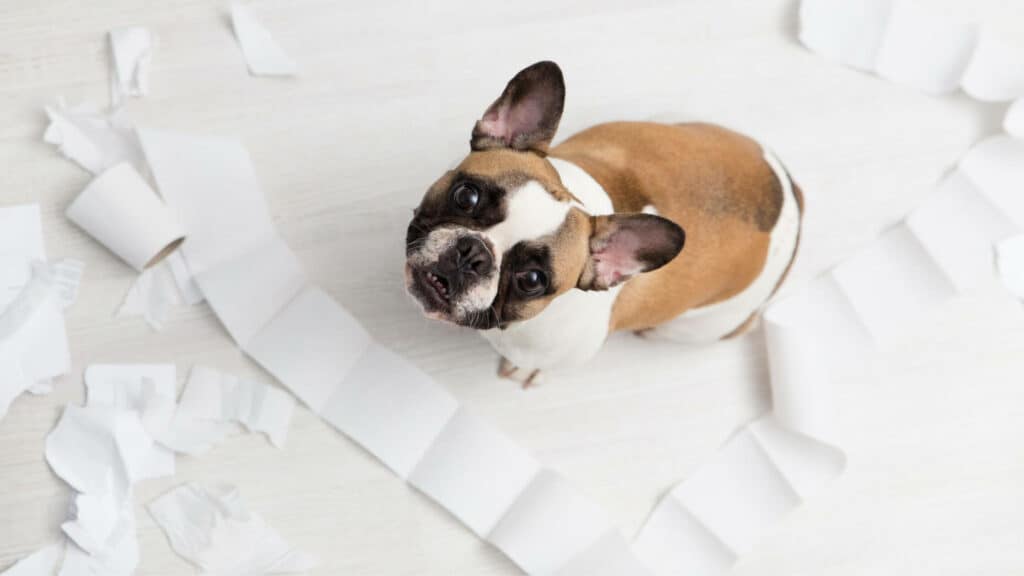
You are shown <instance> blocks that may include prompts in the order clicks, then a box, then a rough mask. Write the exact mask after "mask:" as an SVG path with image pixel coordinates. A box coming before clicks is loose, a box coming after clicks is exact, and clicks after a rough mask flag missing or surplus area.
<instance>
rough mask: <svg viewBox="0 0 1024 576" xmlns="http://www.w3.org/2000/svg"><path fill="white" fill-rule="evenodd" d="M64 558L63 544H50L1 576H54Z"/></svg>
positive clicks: (0, 575)
mask: <svg viewBox="0 0 1024 576" xmlns="http://www.w3.org/2000/svg"><path fill="white" fill-rule="evenodd" d="M63 556H64V545H63V544H60V543H58V544H50V545H49V546H45V547H43V548H40V549H39V550H36V551H35V552H33V553H32V554H29V555H28V556H26V557H24V558H22V559H21V560H18V561H17V562H16V563H15V564H14V566H11V567H10V568H8V569H7V570H4V571H3V573H2V574H0V576H53V575H54V573H55V571H56V570H57V566H59V565H60V562H61V559H62V558H63Z"/></svg>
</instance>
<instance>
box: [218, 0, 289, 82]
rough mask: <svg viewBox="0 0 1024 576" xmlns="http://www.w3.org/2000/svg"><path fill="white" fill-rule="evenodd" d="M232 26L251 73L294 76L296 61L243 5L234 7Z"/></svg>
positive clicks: (235, 4) (256, 74) (232, 9)
mask: <svg viewBox="0 0 1024 576" xmlns="http://www.w3.org/2000/svg"><path fill="white" fill-rule="evenodd" d="M231 24H232V27H233V28H234V30H235V37H236V38H237V39H238V45H239V46H240V47H241V48H242V54H243V55H244V56H245V62H246V64H247V65H248V66H249V73H251V74H252V75H254V76H294V75H295V74H296V73H297V72H298V67H297V66H296V65H295V61H293V60H292V59H291V58H289V57H288V55H287V54H285V52H284V50H283V49H281V46H280V45H278V43H277V41H276V40H274V37H273V36H271V35H270V32H269V31H268V30H267V29H266V28H265V27H264V26H263V24H261V23H260V21H259V20H257V19H256V17H255V16H253V15H252V12H250V11H249V9H248V8H246V7H245V6H242V5H241V4H238V3H234V4H232V5H231Z"/></svg>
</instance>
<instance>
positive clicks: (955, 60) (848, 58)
mask: <svg viewBox="0 0 1024 576" xmlns="http://www.w3.org/2000/svg"><path fill="white" fill-rule="evenodd" d="M1022 26H1024V5H1021V3H1020V2H997V3H983V2H961V1H955V0H803V1H802V2H801V4H800V40H801V41H802V42H803V43H804V45H805V46H807V47H808V48H810V49H811V50H813V51H815V52H817V53H819V54H821V55H822V56H824V57H826V58H829V59H831V60H837V61H839V62H841V63H843V64H846V65H848V66H851V67H853V68H857V69H861V70H870V71H875V72H877V73H878V74H879V75H880V76H882V77H884V78H887V79H889V80H892V81H894V82H898V83H901V84H906V85H910V86H914V87H916V88H918V89H920V90H922V91H925V92H929V93H943V92H950V91H952V90H955V89H956V88H958V87H962V88H963V89H964V91H966V92H967V93H968V94H970V95H971V96H973V97H974V98H977V99H979V100H996V101H1002V100H1011V99H1014V98H1019V97H1021V96H1024V63H1022V60H1021V58H1020V54H1022V53H1024V35H1022V34H1021V33H1020V30H1021V27H1022Z"/></svg>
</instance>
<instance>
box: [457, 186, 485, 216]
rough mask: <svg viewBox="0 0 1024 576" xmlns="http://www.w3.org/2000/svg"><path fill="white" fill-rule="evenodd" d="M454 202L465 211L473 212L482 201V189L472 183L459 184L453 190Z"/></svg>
mask: <svg viewBox="0 0 1024 576" xmlns="http://www.w3.org/2000/svg"><path fill="white" fill-rule="evenodd" d="M452 203H454V204H455V207H456V208H458V209H459V210H462V211H463V212H467V213H468V212H472V211H473V210H474V209H475V208H476V205H477V204H479V203H480V191H479V190H477V189H476V188H475V187H473V186H472V185H470V184H459V185H458V186H456V187H455V189H454V190H452Z"/></svg>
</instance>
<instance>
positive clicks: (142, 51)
mask: <svg viewBox="0 0 1024 576" xmlns="http://www.w3.org/2000/svg"><path fill="white" fill-rule="evenodd" d="M153 45H154V38H153V34H152V33H150V31H149V30H148V29H146V28H142V27H139V26H133V27H128V28H118V29H116V30H111V31H110V55H111V60H112V62H111V63H112V68H113V70H112V71H111V78H110V101H111V105H112V106H113V107H115V108H116V107H117V106H118V105H120V104H121V101H122V100H123V99H124V98H125V97H126V96H132V97H136V98H137V97H140V96H145V95H146V94H147V93H148V92H149V67H150V62H151V60H152V58H153Z"/></svg>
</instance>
